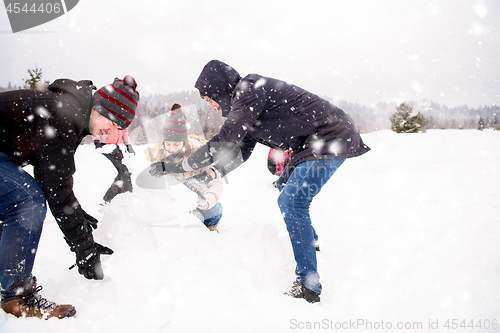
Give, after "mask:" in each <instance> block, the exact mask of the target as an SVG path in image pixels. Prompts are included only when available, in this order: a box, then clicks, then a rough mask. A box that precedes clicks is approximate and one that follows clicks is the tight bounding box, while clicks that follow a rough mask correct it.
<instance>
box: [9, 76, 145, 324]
mask: <svg viewBox="0 0 500 333" xmlns="http://www.w3.org/2000/svg"><path fill="white" fill-rule="evenodd" d="M136 87H137V84H136V82H135V80H134V79H133V78H132V77H130V76H126V77H125V78H124V79H123V80H120V79H115V80H114V82H113V83H112V84H109V85H107V86H104V87H102V88H101V89H99V90H98V91H97V92H96V93H95V94H94V95H92V91H93V90H94V89H96V88H95V87H94V85H93V83H92V82H91V81H78V82H76V81H73V80H69V79H59V80H56V81H54V82H53V83H52V84H51V85H50V86H49V90H48V91H35V90H16V91H9V92H4V93H1V94H0V119H1V122H0V221H2V223H1V225H0V293H1V308H2V309H3V310H4V311H5V312H6V313H9V314H12V315H14V316H16V317H39V318H50V317H58V318H64V317H70V316H73V315H74V314H75V312H76V311H75V308H74V307H73V306H72V305H57V304H56V303H54V302H51V301H48V300H47V299H45V298H42V297H41V296H40V295H39V294H38V292H39V291H40V290H41V286H38V287H37V281H36V279H35V277H33V276H32V274H31V273H32V269H33V264H34V261H35V255H36V251H37V248H38V242H39V240H40V235H41V232H42V225H43V221H44V220H45V214H46V212H47V205H46V202H47V203H48V206H49V208H50V210H51V212H52V215H53V216H54V217H55V219H56V221H57V224H58V225H59V228H60V229H61V231H62V233H63V234H64V239H65V240H66V242H67V244H68V245H69V246H70V249H71V251H72V252H74V253H75V255H76V266H78V272H79V273H80V274H82V275H83V276H85V277H86V278H87V279H96V280H101V279H103V272H102V268H101V261H100V255H101V254H111V253H112V252H113V251H111V249H109V248H107V247H105V246H102V245H100V244H98V243H96V242H94V238H93V236H92V228H94V229H95V228H96V227H97V222H98V221H97V219H95V218H94V217H92V216H90V215H89V214H87V213H86V212H85V211H84V210H83V209H82V207H81V206H80V204H79V202H78V200H77V199H76V197H75V195H74V193H73V174H74V173H75V159H74V156H75V151H76V149H77V148H78V146H79V144H80V142H81V141H82V139H83V138H84V137H85V136H87V135H88V134H92V135H95V136H98V135H104V134H114V133H115V132H116V131H118V129H120V128H121V129H124V128H126V127H127V126H128V125H130V123H131V121H132V119H133V118H134V116H135V109H136V107H137V103H138V101H139V93H138V92H137V91H136V90H135V88H136ZM28 164H29V165H32V166H33V171H34V178H33V177H32V176H31V175H30V174H28V173H27V172H26V171H24V170H23V169H22V167H23V166H26V165H28Z"/></svg>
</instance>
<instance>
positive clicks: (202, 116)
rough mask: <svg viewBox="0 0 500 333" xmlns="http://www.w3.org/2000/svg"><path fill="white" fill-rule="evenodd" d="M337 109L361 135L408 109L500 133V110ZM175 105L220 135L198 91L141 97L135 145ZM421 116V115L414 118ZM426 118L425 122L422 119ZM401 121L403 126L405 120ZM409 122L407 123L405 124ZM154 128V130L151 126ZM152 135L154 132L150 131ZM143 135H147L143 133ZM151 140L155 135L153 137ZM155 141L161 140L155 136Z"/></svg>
mask: <svg viewBox="0 0 500 333" xmlns="http://www.w3.org/2000/svg"><path fill="white" fill-rule="evenodd" d="M28 75H29V77H28V78H27V79H23V81H24V86H23V87H17V86H15V85H12V84H11V83H10V82H9V85H8V86H7V87H1V86H0V92H2V91H8V90H15V89H38V90H46V89H47V86H48V85H49V83H50V82H49V81H42V76H43V71H42V69H41V68H38V67H35V69H28ZM322 97H323V98H325V99H327V100H329V101H330V102H332V103H333V104H334V105H336V106H337V107H339V108H340V109H342V110H344V111H345V112H346V113H347V114H348V115H349V116H350V117H351V118H352V120H353V121H354V123H355V125H356V126H357V128H358V130H359V131H360V132H361V133H368V132H373V131H376V130H382V129H393V130H395V129H394V119H395V118H394V117H395V115H397V114H399V117H401V116H402V115H401V109H402V108H403V109H404V108H406V107H410V109H406V112H407V111H409V114H408V115H406V116H404V115H403V117H408V119H410V117H412V116H413V117H414V118H413V119H417V118H418V119H420V120H419V121H424V120H425V125H424V126H421V125H418V126H417V127H418V128H419V130H418V131H425V129H480V130H483V129H489V128H492V129H495V130H500V119H499V116H500V106H499V105H491V106H479V107H477V108H474V107H469V106H467V105H465V104H464V105H461V106H455V107H448V106H446V105H443V104H439V103H435V102H433V101H429V100H419V101H408V102H404V103H400V104H397V103H395V102H390V103H387V102H380V103H376V104H374V105H370V106H367V105H362V104H359V103H355V102H351V101H345V100H334V99H333V98H331V97H328V96H322ZM175 103H178V104H180V105H181V106H182V107H183V111H184V112H185V113H186V115H187V118H188V121H189V123H190V125H191V128H190V132H191V133H192V134H196V135H203V136H204V137H205V138H206V139H210V138H211V137H212V136H213V135H215V134H216V133H218V131H219V128H220V126H221V125H222V123H223V121H224V119H223V118H222V116H221V115H220V113H219V112H213V111H212V109H211V108H210V105H209V104H208V103H207V102H205V101H204V100H203V99H202V98H201V97H200V95H199V93H198V91H196V90H190V91H187V90H186V91H177V92H172V93H165V94H154V95H147V96H141V100H140V102H139V105H138V108H137V116H136V117H135V119H134V121H133V122H132V124H131V125H130V127H129V132H134V130H135V132H136V133H135V135H133V136H132V139H133V141H136V142H138V143H153V142H149V138H148V133H146V130H145V128H146V127H145V125H146V124H147V123H148V122H149V123H151V122H153V123H155V125H154V126H156V127H158V131H159V130H161V126H162V121H163V120H162V118H163V115H164V114H165V113H166V112H168V111H169V110H170V108H171V106H172V105H173V104H175ZM415 112H417V114H413V113H415ZM422 117H423V118H422ZM398 121H400V122H401V119H399V120H398ZM406 121H407V120H403V123H404V122H406ZM149 128H151V126H149ZM148 131H149V132H151V131H152V130H151V129H149V130H148ZM141 132H143V133H141ZM149 136H150V137H151V135H149ZM154 137H157V135H156V136H154Z"/></svg>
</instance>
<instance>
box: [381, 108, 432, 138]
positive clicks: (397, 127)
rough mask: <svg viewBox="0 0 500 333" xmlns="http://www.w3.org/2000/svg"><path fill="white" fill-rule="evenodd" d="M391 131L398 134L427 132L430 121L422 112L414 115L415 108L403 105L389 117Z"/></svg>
mask: <svg viewBox="0 0 500 333" xmlns="http://www.w3.org/2000/svg"><path fill="white" fill-rule="evenodd" d="M389 120H390V121H391V129H392V130H393V131H394V132H396V133H418V132H425V130H426V129H427V125H428V124H429V120H428V119H427V118H426V117H425V116H424V115H423V114H421V113H420V112H419V113H417V114H416V115H413V106H411V105H408V104H405V103H402V104H400V105H399V106H398V107H396V112H395V113H393V114H391V115H390V117H389Z"/></svg>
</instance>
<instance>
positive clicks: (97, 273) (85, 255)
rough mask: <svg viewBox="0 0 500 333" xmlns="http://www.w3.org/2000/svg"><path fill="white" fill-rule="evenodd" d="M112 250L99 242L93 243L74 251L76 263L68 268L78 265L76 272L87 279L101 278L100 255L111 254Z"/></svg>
mask: <svg viewBox="0 0 500 333" xmlns="http://www.w3.org/2000/svg"><path fill="white" fill-rule="evenodd" d="M113 253H114V252H113V250H111V249H110V248H109V247H106V246H103V245H101V244H99V243H94V246H92V247H90V248H88V249H86V250H83V251H78V252H76V264H74V265H73V266H71V267H70V268H69V269H72V268H74V267H75V266H78V273H80V274H81V275H83V276H84V277H85V278H87V279H89V280H92V279H93V280H102V279H103V278H104V273H103V271H102V266H101V259H100V255H101V254H105V255H111V254H113Z"/></svg>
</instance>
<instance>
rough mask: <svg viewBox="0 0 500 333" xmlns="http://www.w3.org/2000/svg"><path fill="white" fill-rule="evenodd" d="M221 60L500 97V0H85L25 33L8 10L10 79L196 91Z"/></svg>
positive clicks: (430, 94)
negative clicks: (118, 81) (209, 67)
mask: <svg viewBox="0 0 500 333" xmlns="http://www.w3.org/2000/svg"><path fill="white" fill-rule="evenodd" d="M211 59H219V60H221V61H224V62H226V63H228V64H229V65H231V66H233V67H234V68H235V69H236V70H237V71H238V72H239V73H240V75H242V76H245V75H246V74H249V73H258V74H262V75H266V76H271V77H275V78H278V79H283V80H286V81H288V82H291V83H294V84H296V85H298V86H301V87H303V88H305V89H308V90H310V91H311V92H313V93H316V94H319V95H327V96H331V97H333V98H338V99H345V100H350V101H352V102H357V103H360V104H365V105H370V104H373V103H377V102H379V101H386V102H390V101H396V102H402V101H408V100H415V99H420V98H425V99H432V100H433V101H434V102H439V103H443V104H446V105H448V106H456V105H461V104H467V105H469V106H479V105H491V104H500V82H499V80H500V60H499V59H500V1H496V0H492V1H487V0H438V1H431V0H429V1H425V0H376V1H375V0H342V1H340V0H322V1H315V0H309V1H295V0H265V1H262V0H248V1H235V0H228V1H217V0H212V1H199V0H195V1H189V0H177V1H172V0H168V1H166V0H156V1H147V0H142V1H131V0H105V1H102V0H80V2H79V3H78V5H77V6H76V7H75V8H74V9H73V10H71V11H69V12H68V13H67V14H65V15H64V16H62V17H59V18H57V19H55V20H53V21H51V22H48V23H46V24H43V25H41V26H38V27H34V28H32V29H29V30H26V31H24V32H19V33H15V34H13V33H12V30H11V28H10V24H9V21H8V18H7V13H6V11H5V8H4V7H2V8H1V9H0V85H1V86H7V84H8V83H9V82H11V83H12V84H17V85H21V84H22V78H27V77H28V74H27V69H28V68H33V67H35V65H37V66H38V67H41V68H42V69H43V73H44V77H43V78H44V80H50V81H52V80H54V79H57V78H61V77H67V78H72V79H77V80H80V79H91V80H93V81H94V83H95V84H96V85H97V86H98V87H101V86H103V85H105V84H107V83H111V82H112V80H113V78H114V77H123V76H124V75H126V74H131V75H133V76H135V77H136V80H137V82H138V85H139V86H138V91H139V92H140V93H141V95H150V94H155V93H169V92H175V91H178V90H193V89H194V87H193V86H194V82H195V81H196V78H197V77H198V75H199V74H200V72H201V70H202V68H203V66H204V65H205V64H206V63H207V62H208V61H209V60H211Z"/></svg>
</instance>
